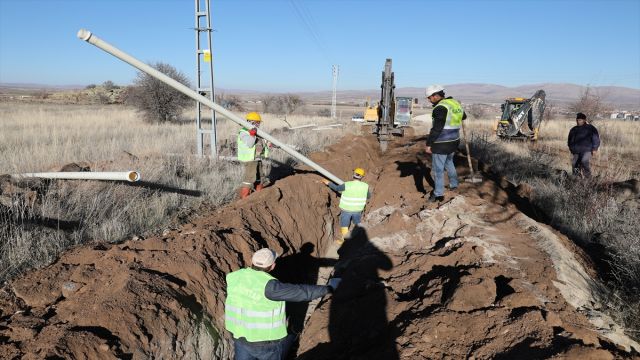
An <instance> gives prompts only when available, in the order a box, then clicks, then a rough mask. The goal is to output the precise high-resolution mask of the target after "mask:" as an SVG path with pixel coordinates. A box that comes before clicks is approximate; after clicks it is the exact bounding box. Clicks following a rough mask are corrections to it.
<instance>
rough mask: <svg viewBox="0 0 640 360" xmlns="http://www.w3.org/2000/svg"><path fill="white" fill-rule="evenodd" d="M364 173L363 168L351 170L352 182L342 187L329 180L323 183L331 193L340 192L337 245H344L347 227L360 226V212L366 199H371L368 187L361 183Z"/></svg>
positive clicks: (347, 231)
mask: <svg viewBox="0 0 640 360" xmlns="http://www.w3.org/2000/svg"><path fill="white" fill-rule="evenodd" d="M364 175H365V171H364V169H363V168H359V167H358V168H355V169H353V180H351V181H347V182H345V183H344V184H342V185H337V184H334V183H332V182H330V181H329V180H326V179H325V180H324V181H323V182H324V183H325V184H327V185H329V187H330V188H331V190H333V191H338V192H341V193H342V194H341V196H340V205H338V206H339V207H340V210H341V211H340V237H339V238H337V239H336V243H337V244H338V245H342V244H343V243H344V240H345V238H346V237H347V234H348V233H349V226H350V225H351V223H353V225H354V226H357V225H358V224H360V220H361V219H362V212H363V211H364V207H365V205H366V204H367V199H369V198H371V191H370V190H369V185H368V184H367V183H365V182H364V181H362V179H363V178H364Z"/></svg>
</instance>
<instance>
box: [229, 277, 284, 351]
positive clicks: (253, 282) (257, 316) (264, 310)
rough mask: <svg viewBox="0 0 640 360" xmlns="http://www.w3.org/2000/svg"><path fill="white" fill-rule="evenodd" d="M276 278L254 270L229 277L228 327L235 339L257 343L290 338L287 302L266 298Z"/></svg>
mask: <svg viewBox="0 0 640 360" xmlns="http://www.w3.org/2000/svg"><path fill="white" fill-rule="evenodd" d="M272 279H274V277H273V276H271V275H269V274H268V273H266V272H264V271H258V270H253V269H251V268H245V269H240V270H237V271H234V272H231V273H229V274H227V300H226V301H225V304H224V327H225V328H226V329H227V330H228V331H230V332H231V333H232V334H233V337H234V338H236V339H239V338H241V337H244V338H245V339H247V341H249V342H256V341H271V340H279V339H282V338H284V337H285V336H287V324H286V317H285V309H284V306H285V302H284V301H273V300H269V299H267V297H266V296H264V289H265V286H266V285H267V282H268V281H269V280H272Z"/></svg>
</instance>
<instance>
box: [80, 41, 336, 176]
mask: <svg viewBox="0 0 640 360" xmlns="http://www.w3.org/2000/svg"><path fill="white" fill-rule="evenodd" d="M78 38H79V39H81V40H84V41H86V42H88V43H90V44H92V45H95V46H96V47H98V48H100V49H102V50H104V51H106V52H107V53H109V54H111V55H113V56H115V57H117V58H118V59H120V60H122V61H124V62H126V63H128V64H129V65H131V66H133V67H135V68H137V69H139V70H140V71H143V72H145V73H147V74H148V75H150V76H153V77H154V78H156V79H158V80H160V81H162V82H163V83H165V84H167V85H169V86H171V87H172V88H174V89H176V90H178V91H179V92H181V93H183V94H185V95H187V96H188V97H190V98H192V99H193V100H195V101H199V102H200V103H202V104H204V105H206V106H208V107H210V108H211V109H213V110H215V111H216V112H218V113H220V114H222V115H224V116H225V117H227V118H228V119H230V120H231V121H233V122H235V123H237V124H238V125H240V126H242V127H244V128H247V129H250V128H251V127H252V126H251V124H249V123H248V122H247V121H245V120H244V119H242V118H241V117H239V116H237V115H235V114H234V113H232V112H231V111H229V110H227V109H225V108H223V107H222V106H220V105H218V104H216V103H214V102H213V101H211V99H208V98H206V97H204V96H202V95H200V94H198V93H197V92H195V91H193V90H191V89H189V88H188V87H187V86H185V85H183V84H181V83H179V82H177V81H176V80H174V79H172V78H170V77H168V76H167V75H165V74H163V73H161V72H160V71H158V70H156V69H154V68H152V67H151V66H149V65H147V64H145V63H143V62H142V61H140V60H138V59H136V58H134V57H133V56H131V55H129V54H127V53H125V52H123V51H121V50H120V49H118V48H116V47H114V46H113V45H111V44H109V43H107V42H105V41H104V40H102V39H100V38H98V37H97V36H95V35H93V34H92V33H91V31H89V30H85V29H80V30H79V31H78ZM258 135H259V136H260V137H261V138H263V139H265V140H267V141H270V142H272V143H273V144H275V145H276V146H278V147H279V148H280V149H282V150H284V151H285V152H286V153H288V154H289V155H291V156H293V157H294V158H296V159H298V160H299V161H301V162H303V163H305V164H306V165H308V166H310V167H311V168H312V169H314V170H317V171H318V172H319V173H321V174H322V175H324V176H325V177H326V178H328V179H329V180H331V181H333V182H334V183H336V184H338V185H341V184H342V183H343V181H342V180H340V178H339V177H337V176H335V175H333V174H332V173H330V172H329V171H327V170H326V169H324V168H323V167H322V166H320V165H318V164H316V163H315V162H313V161H311V160H310V159H309V158H307V157H306V156H304V155H302V154H300V153H299V152H297V151H295V150H294V149H292V148H291V147H290V146H288V145H287V144H284V143H282V142H280V141H279V140H278V139H276V138H274V137H272V136H271V135H269V134H268V133H266V132H265V131H263V130H260V129H258Z"/></svg>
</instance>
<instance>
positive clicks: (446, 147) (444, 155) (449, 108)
mask: <svg viewBox="0 0 640 360" xmlns="http://www.w3.org/2000/svg"><path fill="white" fill-rule="evenodd" d="M425 95H426V97H427V100H429V102H431V104H433V111H432V113H431V119H432V123H431V130H430V131H429V136H428V137H427V147H426V149H425V150H426V152H427V153H428V154H431V163H432V166H431V167H432V169H433V180H434V183H435V186H434V189H433V191H432V192H431V195H430V196H429V201H432V202H436V201H438V202H439V201H443V200H444V172H445V170H446V172H447V175H448V176H449V188H450V189H451V190H455V189H456V188H457V187H458V175H457V173H456V167H455V165H454V163H453V155H454V153H455V152H456V150H457V149H458V144H459V143H460V127H461V125H462V120H464V119H466V118H467V115H466V114H465V112H464V110H463V109H462V106H461V105H460V102H458V101H457V100H455V99H454V98H452V97H450V96H449V97H446V96H445V93H444V87H443V86H442V85H438V84H434V85H430V86H428V87H427V88H426V89H425Z"/></svg>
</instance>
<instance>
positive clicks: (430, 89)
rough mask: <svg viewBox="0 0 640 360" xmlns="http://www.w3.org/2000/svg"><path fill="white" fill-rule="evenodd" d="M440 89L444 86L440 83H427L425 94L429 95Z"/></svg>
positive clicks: (442, 89)
mask: <svg viewBox="0 0 640 360" xmlns="http://www.w3.org/2000/svg"><path fill="white" fill-rule="evenodd" d="M440 91H444V87H443V86H442V85H438V84H434V85H429V87H427V89H426V90H425V95H426V96H427V97H429V96H431V95H433V94H435V93H437V92H440Z"/></svg>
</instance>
